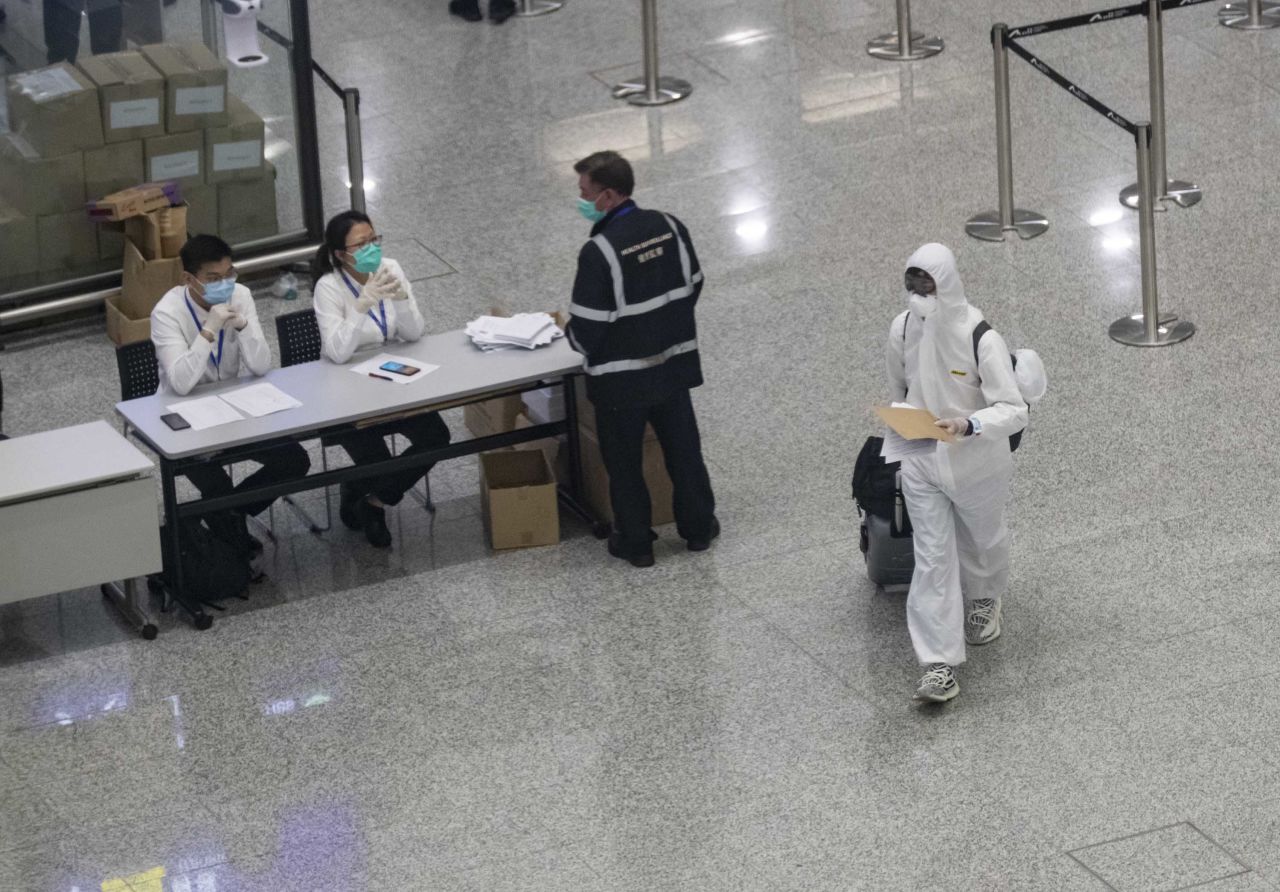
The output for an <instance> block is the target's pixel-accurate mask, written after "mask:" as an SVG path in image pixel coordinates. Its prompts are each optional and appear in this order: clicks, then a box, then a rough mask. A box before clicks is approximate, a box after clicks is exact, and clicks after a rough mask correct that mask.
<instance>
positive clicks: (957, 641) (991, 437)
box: [885, 244, 1027, 702]
mask: <svg viewBox="0 0 1280 892" xmlns="http://www.w3.org/2000/svg"><path fill="white" fill-rule="evenodd" d="M905 284H906V292H907V295H906V296H907V303H908V307H909V308H908V309H907V311H906V312H904V313H900V314H899V315H898V316H897V317H896V318H895V319H894V320H893V324H892V325H891V326H890V329H889V341H888V344H887V345H886V349H885V358H886V365H887V368H888V373H889V390H890V393H891V396H892V398H893V399H894V400H897V401H905V402H907V403H909V404H911V405H912V406H917V407H920V408H925V409H928V410H929V411H930V412H932V413H933V414H934V415H935V416H936V417H937V418H939V419H940V420H939V422H938V426H939V427H941V428H943V429H945V430H946V431H948V432H949V433H951V434H953V435H955V437H956V440H955V441H954V442H952V443H941V442H940V443H938V444H937V447H936V449H934V450H931V451H930V452H929V453H927V454H924V455H915V456H910V457H908V458H905V459H903V461H902V494H903V498H904V499H905V501H906V504H907V512H908V513H909V515H910V517H911V525H912V527H913V529H914V531H915V559H916V565H915V572H914V574H913V576H912V578H911V590H910V592H909V594H908V595H907V626H908V628H909V630H910V632H911V642H912V644H913V645H914V647H915V652H916V658H917V659H918V660H919V661H920V663H921V665H923V666H924V667H925V669H926V671H925V674H924V677H923V678H921V680H920V683H919V685H918V687H917V690H916V694H915V698H916V699H917V700H924V701H930V702H942V701H945V700H950V699H951V698H952V697H954V696H956V694H958V693H959V692H960V686H959V684H958V683H957V682H956V677H955V667H956V666H958V665H960V664H961V663H963V662H964V661H965V644H966V642H967V643H969V644H975V645H978V644H987V643H989V642H991V641H994V640H995V639H996V638H997V637H998V636H999V635H1000V598H1001V596H1002V595H1003V594H1004V591H1005V589H1006V588H1007V586H1008V581H1009V531H1008V528H1007V527H1006V526H1005V503H1006V502H1007V501H1008V498H1009V483H1010V480H1011V478H1012V475H1013V462H1012V459H1011V457H1010V449H1009V437H1010V436H1011V435H1013V434H1015V433H1017V432H1019V431H1021V430H1022V429H1023V428H1025V427H1026V426H1027V404H1026V402H1025V401H1024V400H1023V398H1022V395H1021V393H1020V392H1019V389H1018V383H1017V380H1016V379H1015V377H1014V371H1013V364H1012V361H1011V360H1010V357H1009V349H1008V348H1007V347H1006V346H1005V342H1004V339H1003V338H1001V337H1000V335H999V334H998V333H996V332H995V331H987V332H986V334H985V335H982V336H981V337H980V340H979V341H978V342H977V347H976V349H975V341H974V329H975V328H977V327H978V325H979V324H980V323H981V322H982V321H983V317H982V313H981V312H979V311H978V310H977V309H976V308H974V307H972V306H970V305H969V303H968V301H966V300H965V294H964V285H963V284H962V283H961V281H960V274H959V273H958V272H957V270H956V259H955V256H954V255H952V253H951V251H950V250H948V249H947V248H946V247H944V246H943V245H938V244H930V245H925V246H924V247H922V248H920V249H919V250H917V251H916V252H915V253H914V254H912V255H911V258H910V259H909V260H908V261H907V272H906V277H905Z"/></svg>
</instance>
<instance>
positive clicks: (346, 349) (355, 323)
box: [313, 273, 364, 364]
mask: <svg viewBox="0 0 1280 892" xmlns="http://www.w3.org/2000/svg"><path fill="white" fill-rule="evenodd" d="M346 288H347V286H346V285H345V284H343V282H342V280H341V279H340V278H339V277H338V275H337V274H336V273H328V274H326V275H324V276H321V277H320V281H318V282H316V285H315V291H314V293H313V300H314V305H315V311H316V324H317V325H318V326H319V327H320V352H321V353H323V354H324V358H325V359H327V360H329V361H330V362H336V363H338V364H342V363H345V362H346V361H347V360H349V359H350V358H351V356H352V354H353V353H355V352H356V348H357V347H359V346H360V328H361V326H363V325H364V316H363V315H361V314H360V313H357V312H356V307H355V301H353V300H352V299H351V295H350V294H349V293H347V290H346Z"/></svg>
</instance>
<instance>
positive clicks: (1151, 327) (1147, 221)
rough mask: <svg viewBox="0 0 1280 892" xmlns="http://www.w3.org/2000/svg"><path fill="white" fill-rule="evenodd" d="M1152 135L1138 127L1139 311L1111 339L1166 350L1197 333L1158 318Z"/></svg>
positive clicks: (1117, 323)
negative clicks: (1140, 295)
mask: <svg viewBox="0 0 1280 892" xmlns="http://www.w3.org/2000/svg"><path fill="white" fill-rule="evenodd" d="M1152 136H1153V135H1152V132H1151V125H1150V124H1146V123H1144V124H1139V125H1138V132H1137V134H1136V136H1135V141H1136V142H1137V144H1138V152H1137V155H1138V191H1139V193H1140V201H1139V202H1138V246H1139V254H1140V255H1141V262H1142V312H1141V313H1139V314H1138V315H1136V316H1125V317H1123V318H1121V319H1117V320H1116V321H1115V322H1113V323H1111V328H1110V329H1109V330H1108V332H1107V333H1108V334H1110V335H1111V339H1112V340H1114V341H1118V342H1119V343H1121V344H1125V345H1127V346H1129V347H1167V346H1169V345H1170V344H1176V343H1178V342H1179V341H1185V340H1186V339H1187V338H1189V337H1191V336H1192V335H1193V334H1195V333H1196V327H1195V326H1194V325H1192V324H1191V323H1190V322H1185V321H1183V322H1180V321H1178V317H1177V316H1163V317H1162V316H1161V315H1160V306H1159V303H1160V298H1159V289H1158V288H1157V284H1156V224H1155V210H1154V207H1155V203H1156V202H1155V193H1156V189H1155V173H1156V172H1155V170H1154V169H1153V164H1152V155H1151V148H1152V142H1153V139H1152Z"/></svg>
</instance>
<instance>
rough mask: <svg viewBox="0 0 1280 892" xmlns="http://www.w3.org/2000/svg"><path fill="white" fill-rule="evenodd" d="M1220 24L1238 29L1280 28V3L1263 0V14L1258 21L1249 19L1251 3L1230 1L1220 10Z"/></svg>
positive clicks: (1263, 29) (1262, 29) (1264, 29)
mask: <svg viewBox="0 0 1280 892" xmlns="http://www.w3.org/2000/svg"><path fill="white" fill-rule="evenodd" d="M1218 24H1220V25H1226V26H1227V27H1228V28H1235V29H1236V30H1237V31H1266V30H1268V29H1270V28H1280V3H1273V2H1271V0H1263V3H1262V16H1261V17H1260V19H1259V20H1258V21H1256V22H1254V21H1251V20H1250V19H1249V4H1248V3H1247V2H1245V3H1228V4H1227V5H1226V6H1224V7H1222V8H1221V9H1219V10H1218Z"/></svg>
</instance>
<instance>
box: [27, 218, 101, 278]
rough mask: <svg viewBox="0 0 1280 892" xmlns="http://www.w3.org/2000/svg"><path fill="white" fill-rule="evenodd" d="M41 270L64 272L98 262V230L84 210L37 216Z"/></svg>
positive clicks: (37, 237) (37, 239)
mask: <svg viewBox="0 0 1280 892" xmlns="http://www.w3.org/2000/svg"><path fill="white" fill-rule="evenodd" d="M36 241H37V244H38V245H39V248H38V252H39V258H40V271H41V272H64V271H68V270H74V269H78V268H80V267H85V266H91V265H93V264H96V263H97V262H98V260H99V259H100V258H99V257H98V229H97V227H96V226H94V224H93V222H92V221H91V220H90V219H89V218H88V217H86V216H85V215H84V211H71V212H70V213H65V214H51V215H49V216H47V217H37V218H36Z"/></svg>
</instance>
